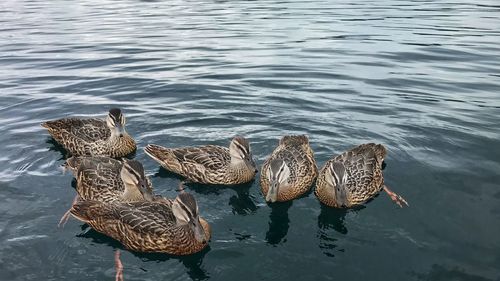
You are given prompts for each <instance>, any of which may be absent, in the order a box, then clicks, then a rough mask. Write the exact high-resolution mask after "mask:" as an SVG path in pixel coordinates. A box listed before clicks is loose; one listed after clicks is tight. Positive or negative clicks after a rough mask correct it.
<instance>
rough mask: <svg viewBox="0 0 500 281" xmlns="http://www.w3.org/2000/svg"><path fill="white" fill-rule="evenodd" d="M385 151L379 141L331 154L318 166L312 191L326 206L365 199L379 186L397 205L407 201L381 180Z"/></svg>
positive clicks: (342, 205)
mask: <svg viewBox="0 0 500 281" xmlns="http://www.w3.org/2000/svg"><path fill="white" fill-rule="evenodd" d="M386 153H387V150H386V149H385V147H384V146H383V145H381V144H374V143H368V144H362V145H359V146H357V147H354V148H353V149H351V150H349V151H346V152H344V153H342V154H340V155H338V156H335V157H333V158H332V159H330V160H329V161H327V162H326V164H325V166H324V167H323V168H321V170H320V172H319V175H318V179H317V180H316V189H315V191H314V194H316V196H317V197H318V199H319V200H320V201H321V202H322V203H323V204H325V205H327V206H330V207H336V208H343V207H345V208H349V207H353V206H356V205H360V204H363V203H365V202H366V201H367V200H369V199H370V198H372V197H374V196H375V195H376V194H377V193H379V192H380V191H381V190H382V189H383V190H384V191H385V192H387V194H389V196H390V197H391V199H392V200H393V201H394V202H396V203H397V204H398V205H399V206H400V207H402V206H403V204H405V205H408V203H407V202H406V200H404V199H403V198H402V197H401V196H399V195H397V194H396V193H394V192H392V191H391V190H390V189H389V188H388V187H387V186H386V185H385V184H384V177H383V175H382V162H383V161H384V158H385V155H386Z"/></svg>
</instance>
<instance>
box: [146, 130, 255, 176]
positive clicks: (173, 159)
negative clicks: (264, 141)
mask: <svg viewBox="0 0 500 281" xmlns="http://www.w3.org/2000/svg"><path fill="white" fill-rule="evenodd" d="M144 151H145V153H146V154H147V155H149V156H150V157H151V158H153V159H154V160H155V161H157V162H158V163H160V165H161V166H162V167H163V168H165V169H167V170H168V171H171V172H173V173H176V174H179V175H181V176H182V177H184V178H186V179H187V181H190V182H193V183H201V184H217V185H236V184H242V183H246V182H249V181H251V180H252V179H253V178H254V177H255V174H256V173H257V168H256V164H255V161H254V159H253V156H252V152H251V150H250V144H249V142H248V140H247V139H245V138H244V137H241V136H236V137H234V138H233V139H232V140H231V142H230V144H229V148H226V147H222V146H217V145H204V146H194V147H193V146H192V147H180V148H166V147H162V146H159V145H155V144H148V145H147V146H146V147H145V148H144Z"/></svg>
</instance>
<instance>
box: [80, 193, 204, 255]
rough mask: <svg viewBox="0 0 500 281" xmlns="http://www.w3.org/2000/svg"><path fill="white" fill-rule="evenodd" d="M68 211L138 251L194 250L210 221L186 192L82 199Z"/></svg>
mask: <svg viewBox="0 0 500 281" xmlns="http://www.w3.org/2000/svg"><path fill="white" fill-rule="evenodd" d="M181 197H183V198H181ZM188 197H191V199H190V198H188ZM71 214H72V215H73V216H74V217H76V218H77V219H79V220H81V221H83V222H85V223H87V224H89V225H90V226H91V227H92V228H93V229H95V230H97V231H98V232H101V233H103V234H105V235H108V236H110V237H112V238H114V239H116V240H118V241H120V242H121V243H122V244H123V245H124V246H125V247H126V248H127V249H129V250H132V251H137V252H158V253H168V254H173V255H188V254H193V253H196V252H199V251H201V250H202V249H203V248H205V247H206V246H207V245H208V241H209V239H210V237H211V230H210V226H209V224H208V223H207V222H206V221H205V220H204V219H203V218H201V217H199V215H198V207H197V205H196V201H194V198H193V197H192V195H190V194H187V193H181V194H179V196H178V197H177V198H176V199H175V200H174V201H153V202H148V201H142V202H133V203H124V202H118V201H115V202H111V203H103V202H100V201H93V200H90V201H81V202H77V203H76V204H75V205H74V206H73V207H72V209H71Z"/></svg>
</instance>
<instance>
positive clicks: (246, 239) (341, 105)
mask: <svg viewBox="0 0 500 281" xmlns="http://www.w3.org/2000/svg"><path fill="white" fill-rule="evenodd" d="M499 29H500V6H499V5H498V1H496V0H478V1H465V0H455V1H395V0H392V1H391V0H382V1H295V0H285V1H196V0H193V1H179V0H173V1H166V2H163V1H142V2H141V1H132V0H127V1H97V0H93V1H92V0H86V1H70V2H68V1H58V0H55V1H16V0H7V1H1V2H0V65H1V67H0V93H1V95H0V120H2V121H1V122H0V130H1V132H2V133H1V134H0V143H1V146H0V202H1V204H0V273H1V274H0V279H1V280H113V278H114V264H113V252H114V250H115V249H116V248H121V246H120V245H119V244H118V243H116V242H114V241H113V240H111V239H109V238H106V237H105V236H103V235H100V234H97V233H96V232H93V231H89V230H88V229H86V228H84V227H83V225H82V224H81V223H79V222H78V221H76V220H74V219H72V220H71V221H70V222H69V223H68V224H67V225H66V227H65V228H64V229H58V228H57V222H58V220H59V218H60V217H61V215H62V214H63V213H64V212H65V210H66V209H67V208H68V207H69V206H70V204H71V201H72V199H73V197H74V195H75V192H74V190H73V188H72V179H71V175H69V174H63V173H62V171H61V170H60V168H59V166H60V165H61V164H62V163H63V161H64V157H65V154H64V152H63V151H62V150H61V149H60V148H59V147H57V146H55V145H54V143H53V142H51V140H50V138H49V137H48V134H47V133H46V131H44V130H43V128H42V127H40V125H39V124H40V123H41V122H42V121H45V120H50V119H55V118H62V117H66V116H70V115H79V116H104V114H106V111H107V110H108V109H109V108H110V107H112V106H119V107H121V108H122V109H123V110H124V112H125V114H126V116H127V120H128V125H127V129H128V132H129V133H130V134H131V135H133V136H134V137H135V138H136V140H137V141H138V145H139V147H140V148H141V150H139V151H138V153H137V155H136V158H137V159H138V160H140V161H142V162H143V163H144V165H145V168H146V170H147V173H148V174H149V175H151V176H152V179H153V183H154V186H155V187H156V190H157V192H158V193H160V194H162V195H165V196H169V197H174V196H175V194H176V188H177V184H178V182H179V179H178V178H177V177H175V176H173V175H172V174H169V173H167V172H166V171H165V170H163V169H160V168H159V166H158V165H157V164H156V163H155V162H154V161H153V160H151V159H149V158H148V157H147V156H145V154H144V153H143V152H142V148H143V147H144V146H145V145H146V144H148V143H156V144H162V145H166V146H181V145H201V144H207V143H211V144H220V145H227V144H228V143H229V140H230V139H231V137H232V136H233V135H235V134H241V135H244V136H246V137H248V138H249V139H250V141H251V146H252V150H253V152H254V155H255V157H256V159H257V162H258V163H259V164H261V163H262V161H263V160H264V159H265V158H266V156H267V155H268V154H269V153H271V151H272V149H273V148H274V147H275V146H276V144H277V140H278V138H279V137H280V136H282V135H284V134H302V133H306V134H308V135H309V136H310V139H311V143H312V147H313V149H314V151H315V155H316V159H317V161H318V164H319V165H323V163H324V162H325V161H326V160H328V159H329V158H330V157H331V156H332V155H334V154H337V153H340V152H342V151H344V150H346V149H348V148H350V147H352V146H354V145H357V144H359V143H363V142H372V141H373V142H379V143H383V144H385V145H386V146H387V147H388V150H389V154H388V157H387V160H386V163H387V167H386V169H385V178H386V182H387V184H388V185H389V186H390V187H392V189H393V190H394V191H396V192H398V193H399V194H401V195H402V196H404V197H405V198H406V199H407V200H408V202H409V203H410V207H409V208H405V209H399V208H398V207H397V206H396V205H395V204H394V203H392V202H391V201H390V200H389V198H388V196H387V195H386V194H380V196H378V197H377V198H375V199H374V200H372V201H371V202H369V203H368V204H366V205H365V206H364V207H363V208H360V209H356V210H348V211H344V210H333V209H329V208H326V207H322V206H321V205H320V204H319V202H318V201H317V200H316V198H315V197H314V195H313V194H308V195H307V196H305V197H304V198H301V199H299V200H295V201H293V202H292V203H288V204H279V205H276V206H272V207H270V206H268V205H266V204H265V202H264V199H263V197H262V195H261V194H260V191H259V189H258V184H257V182H253V183H251V184H248V185H243V186H239V187H228V188H223V187H206V186H200V185H191V186H189V187H188V189H189V191H191V192H192V193H194V195H195V196H196V198H197V200H198V201H199V205H200V210H201V213H202V214H203V215H204V216H205V218H206V219H207V220H208V221H209V222H210V224H211V225H212V229H213V236H212V240H211V242H210V247H209V248H208V249H206V250H205V251H203V252H202V253H199V254H197V255H193V256H190V257H183V258H178V257H172V256H168V255H153V254H149V255H144V254H137V253H131V252H128V251H122V260H123V263H124V266H125V280H127V281H129V280H187V279H195V280H202V279H211V280H481V281H484V280H500V267H499V264H500V239H499V237H500V224H499V223H498V222H499V219H500V207H499V206H500V189H499V182H500V176H499V171H500V163H499V159H500V149H499V148H500V141H499V137H500V130H499V129H498V124H499V122H500V117H499V116H500V99H499V92H500V75H499V73H500V61H499V59H498V58H499V55H500V44H499V42H500V41H499V35H500V32H499Z"/></svg>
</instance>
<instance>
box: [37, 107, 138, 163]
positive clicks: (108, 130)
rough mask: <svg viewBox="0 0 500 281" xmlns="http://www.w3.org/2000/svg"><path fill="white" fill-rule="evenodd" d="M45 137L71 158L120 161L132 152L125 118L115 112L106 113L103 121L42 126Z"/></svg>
mask: <svg viewBox="0 0 500 281" xmlns="http://www.w3.org/2000/svg"><path fill="white" fill-rule="evenodd" d="M42 127H44V128H47V130H48V131H49V134H50V135H51V136H52V137H53V138H54V139H55V140H56V141H57V142H58V143H60V144H61V145H62V146H63V147H64V148H65V149H66V150H67V151H68V152H69V153H71V154H72V155H73V156H82V155H91V156H98V155H102V156H109V157H113V158H118V157H124V156H126V155H128V154H130V153H132V152H134V151H135V150H136V143H135V141H134V140H133V139H132V137H130V135H129V134H128V133H127V132H126V131H125V116H124V115H123V114H122V112H121V110H120V109H118V108H112V109H110V110H109V114H108V116H107V117H106V120H102V119H96V118H90V119H80V118H64V119H59V120H54V121H47V122H44V123H42Z"/></svg>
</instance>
